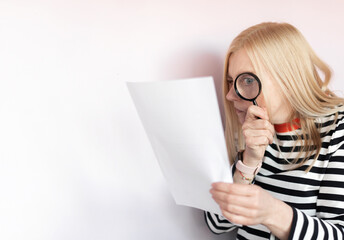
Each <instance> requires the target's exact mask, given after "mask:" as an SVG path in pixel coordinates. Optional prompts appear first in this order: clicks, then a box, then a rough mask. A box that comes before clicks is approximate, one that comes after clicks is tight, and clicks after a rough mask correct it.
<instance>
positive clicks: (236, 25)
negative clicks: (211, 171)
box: [0, 0, 344, 240]
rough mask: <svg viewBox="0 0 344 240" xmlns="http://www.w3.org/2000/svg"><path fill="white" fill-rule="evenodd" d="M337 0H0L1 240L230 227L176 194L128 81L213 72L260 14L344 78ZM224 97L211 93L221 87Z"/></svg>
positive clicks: (197, 235) (199, 233) (187, 234)
mask: <svg viewBox="0 0 344 240" xmlns="http://www.w3.org/2000/svg"><path fill="white" fill-rule="evenodd" d="M343 7H344V3H343V1H341V0H330V1H325V0H323V1H320V0H303V1H300V0H289V1H276V0H260V1H254V0H252V1H249V0H237V1H234V0H217V1H211V0H173V1H172V0H168V1H163V0H155V1H153V0H150V1H144V0H112V1H110V0H68V1H66V0H51V1H43V0H31V1H25V0H22V1H19V0H0V239H4V240H6V239H36V240H37V239H44V240H46V239H83V240H84V239H85V240H86V239H97V240H98V239H130V240H131V239H179V240H184V239H185V240H186V239H199V240H200V239H204V240H205V239H230V238H231V235H227V236H216V235H213V234H211V233H210V232H209V231H208V229H207V227H206V225H205V223H204V221H203V215H202V212H201V211H198V210H195V209H190V208H187V207H181V206H177V205H175V204H174V202H173V199H172V197H171V195H170V193H169V192H168V189H167V186H166V182H165V180H164V178H163V176H162V174H161V172H160V169H159V167H158V164H157V161H156V159H155V157H154V155H153V152H152V149H151V147H150V144H149V142H148V140H147V137H146V135H145V132H144V130H143V127H142V125H141V123H140V121H139V118H138V115H137V113H136V111H135V108H134V106H133V103H132V102H131V99H130V97H129V94H128V91H127V89H126V87H125V84H124V82H125V81H151V80H160V81H165V80H172V79H177V78H187V77H196V76H207V75H211V76H213V77H214V79H215V81H216V84H217V89H218V90H219V89H220V81H221V75H222V68H223V59H224V56H225V53H226V50H227V47H228V45H229V43H230V41H231V40H232V39H233V37H234V36H235V35H237V34H238V33H239V32H240V31H241V30H243V29H244V28H246V27H248V26H251V25H253V24H256V23H260V22H262V21H287V22H290V23H292V24H294V25H295V26H296V27H298V28H299V29H300V30H301V31H302V32H303V33H304V35H305V36H306V38H307V39H308V40H309V42H310V43H311V45H312V46H313V48H314V49H315V50H316V52H317V53H318V54H319V55H320V57H322V58H323V59H324V60H325V61H327V62H328V63H329V65H330V66H331V67H332V68H333V70H334V73H335V74H334V83H333V88H335V89H338V90H343V88H344V84H343V83H342V81H343V79H344V68H343V66H344V46H343V42H344V28H343V23H344V15H343V9H344V8H343ZM219 97H220V96H219Z"/></svg>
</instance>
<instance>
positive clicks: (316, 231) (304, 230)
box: [205, 112, 344, 240]
mask: <svg viewBox="0 0 344 240" xmlns="http://www.w3.org/2000/svg"><path fill="white" fill-rule="evenodd" d="M317 123H319V126H321V127H319V131H320V134H321V139H322V147H321V150H320V155H319V158H318V160H317V161H316V162H315V164H314V166H313V167H312V169H311V170H310V171H309V172H308V173H306V172H305V170H306V169H307V167H308V166H309V165H310V164H311V163H312V161H313V160H312V159H310V160H308V161H307V162H306V163H305V164H304V165H303V166H300V167H298V168H295V165H291V164H289V163H288V162H287V161H286V160H285V158H286V159H287V160H288V161H292V160H293V159H294V158H296V157H297V156H298V153H299V152H297V151H295V152H290V151H291V149H292V148H293V145H294V140H293V139H295V137H296V134H297V133H298V132H297V131H300V130H295V131H294V132H289V133H279V134H276V136H277V138H276V139H275V140H274V142H273V143H272V144H271V145H269V146H268V147H267V149H266V151H265V156H264V161H263V165H262V168H261V169H260V171H259V173H258V174H257V176H256V179H255V184H256V185H259V186H261V187H262V188H264V189H265V190H267V191H268V192H269V193H270V194H271V195H272V196H274V197H275V198H277V199H280V200H282V201H284V202H285V203H287V204H289V205H290V206H291V207H292V209H293V213H294V215H293V222H292V227H291V231H290V235H289V239H333V240H337V239H344V112H339V113H338V118H337V119H336V118H335V115H334V114H333V115H330V116H327V117H324V118H319V119H317ZM320 123H321V124H320ZM277 145H278V146H279V148H280V149H281V152H280V151H279V150H278V147H277ZM298 149H300V148H296V150H298ZM294 168H295V169H294ZM291 169H292V170H291ZM205 218H206V222H207V224H208V226H209V228H210V230H211V231H213V232H214V233H217V234H220V233H224V232H228V231H231V230H233V229H236V228H238V234H237V239H275V237H274V236H273V235H272V234H271V233H270V232H269V230H268V229H267V228H266V227H264V226H262V225H256V226H237V225H234V224H232V223H230V222H229V221H228V220H226V219H225V218H224V217H222V216H218V215H216V214H213V213H209V212H206V213H205Z"/></svg>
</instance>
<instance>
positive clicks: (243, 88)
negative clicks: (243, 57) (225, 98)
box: [234, 72, 262, 106]
mask: <svg viewBox="0 0 344 240" xmlns="http://www.w3.org/2000/svg"><path fill="white" fill-rule="evenodd" d="M234 89H235V92H236V94H237V95H238V96H239V97H240V98H242V99H244V100H246V101H251V102H253V104H254V105H256V106H258V104H257V102H256V99H257V97H258V96H259V94H260V92H261V90H262V84H261V82H260V80H259V78H258V77H257V76H256V75H255V74H253V73H251V72H244V73H241V74H239V75H238V76H237V77H236V79H235V81H234Z"/></svg>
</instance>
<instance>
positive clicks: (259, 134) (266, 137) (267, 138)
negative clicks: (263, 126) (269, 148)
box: [243, 129, 274, 145]
mask: <svg viewBox="0 0 344 240" xmlns="http://www.w3.org/2000/svg"><path fill="white" fill-rule="evenodd" d="M243 135H244V137H245V140H247V139H249V138H252V139H253V140H252V141H253V142H255V143H256V144H257V145H262V144H271V143H272V142H273V138H274V137H273V135H272V133H271V132H270V131H269V130H251V129H245V130H243ZM258 138H259V139H263V140H262V141H261V142H257V140H258ZM246 142H247V141H246Z"/></svg>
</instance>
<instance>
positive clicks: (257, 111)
mask: <svg viewBox="0 0 344 240" xmlns="http://www.w3.org/2000/svg"><path fill="white" fill-rule="evenodd" d="M257 118H260V119H264V120H269V115H268V113H267V111H266V110H265V109H263V108H261V107H258V106H255V105H252V106H250V107H249V108H248V109H247V113H246V119H245V120H255V119H257Z"/></svg>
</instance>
